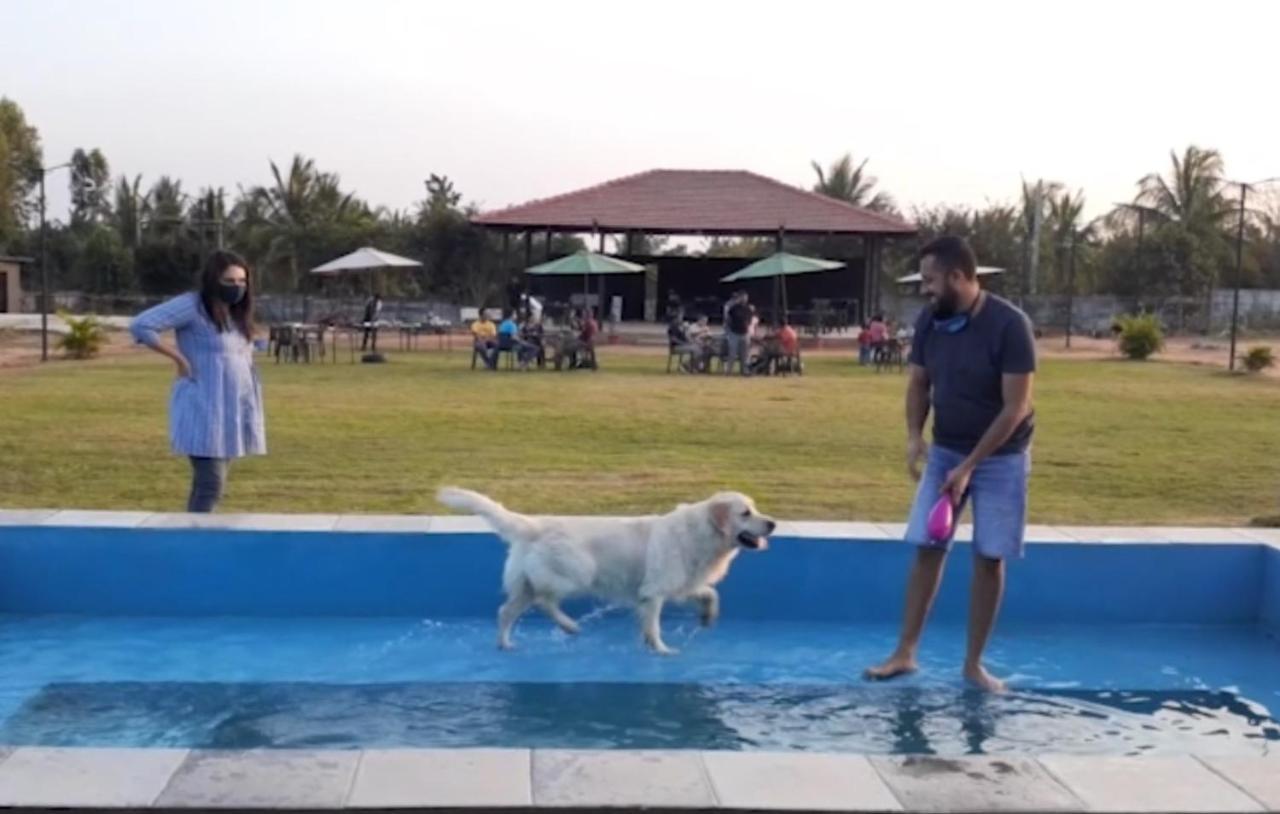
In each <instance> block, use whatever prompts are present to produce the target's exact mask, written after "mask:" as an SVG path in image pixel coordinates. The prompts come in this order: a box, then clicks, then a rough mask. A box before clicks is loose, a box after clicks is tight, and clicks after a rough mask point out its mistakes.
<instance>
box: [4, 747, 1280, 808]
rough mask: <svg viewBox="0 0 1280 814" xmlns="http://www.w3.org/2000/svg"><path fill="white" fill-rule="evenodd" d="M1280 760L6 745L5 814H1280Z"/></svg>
mask: <svg viewBox="0 0 1280 814" xmlns="http://www.w3.org/2000/svg"><path fill="white" fill-rule="evenodd" d="M1278 780H1280V755H1273V756H1270V757H1239V758H1206V759H1198V758H1195V757H1192V756H1170V757H1160V756H1145V757H1108V756H1098V757H1092V756H1042V757H1039V758H1034V757H1013V756H1009V757H1005V756H1000V755H991V756H978V757H958V758H942V757H927V756H889V755H885V756H874V757H869V756H866V755H858V754H822V753H814V752H787V753H766V752H699V751H692V750H691V751H628V750H532V751H531V750H527V749H390V750H363V751H353V750H328V751H326V750H296V751H295V750H249V751H200V750H196V751H186V750H176V749H174V750H171V749H89V748H78V749H50V748H36V747H23V748H18V749H15V750H3V749H0V808H12V807H26V808H29V809H39V808H64V809H65V808H122V807H123V808H134V809H145V808H151V809H155V810H160V809H175V810H177V809H190V808H225V809H234V808H254V809H259V810H260V809H280V810H288V809H299V808H306V809H311V810H322V809H333V810H337V809H346V810H361V809H372V810H384V811H385V810H394V809H416V810H429V809H451V810H465V809H468V808H474V809H486V810H493V809H504V810H527V809H530V808H535V809H539V808H540V809H583V808H622V809H625V808H654V807H658V808H663V809H668V810H699V811H707V810H723V811H740V810H751V811H854V812H902V811H906V812H917V811H918V812H929V811H953V810H964V811H972V812H988V811H990V812H995V811H1013V810H1016V811H1041V812H1043V811H1114V812H1120V811H1125V812H1228V811H1258V812H1263V811H1280V799H1278V798H1277V791H1278V790H1277V785H1278V782H1277V781H1278Z"/></svg>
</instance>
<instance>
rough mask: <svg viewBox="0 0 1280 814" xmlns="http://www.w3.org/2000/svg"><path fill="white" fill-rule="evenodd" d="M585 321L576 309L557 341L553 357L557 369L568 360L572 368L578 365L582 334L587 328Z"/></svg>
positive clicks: (552, 360)
mask: <svg viewBox="0 0 1280 814" xmlns="http://www.w3.org/2000/svg"><path fill="white" fill-rule="evenodd" d="M584 322H585V320H583V319H582V317H581V316H580V315H579V313H578V312H577V311H574V312H573V313H572V314H571V315H570V316H569V322H568V324H567V325H565V326H564V328H562V329H561V331H560V336H559V339H558V341H557V342H556V343H555V353H554V354H553V355H552V357H551V362H552V364H554V365H555V367H556V370H560V369H562V368H563V366H564V363H565V362H566V361H568V363H569V369H570V370H573V369H574V368H575V367H577V366H578V352H579V351H580V350H581V349H582V346H583V345H582V334H583V333H584V332H585V330H586V327H585V325H584ZM593 335H594V334H593Z"/></svg>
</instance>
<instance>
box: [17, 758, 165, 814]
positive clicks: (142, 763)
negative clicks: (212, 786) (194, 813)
mask: <svg viewBox="0 0 1280 814" xmlns="http://www.w3.org/2000/svg"><path fill="white" fill-rule="evenodd" d="M189 754H190V751H189V750H187V749H120V748H98V747H91V748H84V747H76V748H61V747H39V746H33V747H20V748H17V749H13V750H12V751H11V753H10V754H9V755H7V756H6V757H5V759H3V760H0V807H13V808H23V807H26V808H59V809H79V808H123V809H145V808H148V807H150V806H152V805H154V804H155V801H156V800H158V799H159V797H160V795H161V794H162V793H163V792H164V790H165V789H166V788H168V785H169V781H170V780H171V779H172V778H173V775H174V774H175V773H176V772H177V770H178V768H179V767H181V766H182V765H183V764H184V763H185V762H186V760H187V757H188V755H189Z"/></svg>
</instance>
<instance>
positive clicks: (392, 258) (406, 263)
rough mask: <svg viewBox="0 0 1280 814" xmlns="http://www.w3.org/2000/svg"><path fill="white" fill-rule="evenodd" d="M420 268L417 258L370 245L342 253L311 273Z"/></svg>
mask: <svg viewBox="0 0 1280 814" xmlns="http://www.w3.org/2000/svg"><path fill="white" fill-rule="evenodd" d="M397 268H422V264H421V263H419V262H418V261H417V260H410V259H409V258H407V257H401V256H400V255H398V254H391V253H390V252H383V251H379V250H377V249H375V248H372V247H370V246H365V247H364V248H362V249H356V250H355V251H353V252H351V253H350V254H344V255H343V256H341V257H339V258H337V259H336V260H330V261H329V262H328V263H325V264H323V265H319V266H316V267H315V268H313V269H311V273H312V274H343V273H345V272H360V271H381V270H382V269H397Z"/></svg>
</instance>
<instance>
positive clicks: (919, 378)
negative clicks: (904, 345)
mask: <svg viewBox="0 0 1280 814" xmlns="http://www.w3.org/2000/svg"><path fill="white" fill-rule="evenodd" d="M928 417H929V373H928V371H926V370H925V369H924V367H923V366H921V365H917V364H910V365H907V472H909V473H910V474H911V477H912V478H913V479H915V480H920V462H921V460H923V458H924V455H925V443H924V422H925V419H927V418H928Z"/></svg>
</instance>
